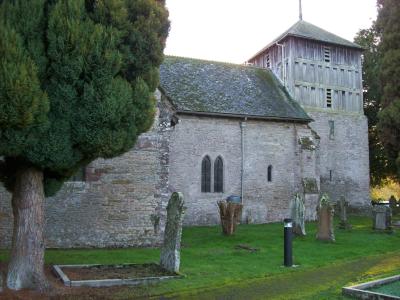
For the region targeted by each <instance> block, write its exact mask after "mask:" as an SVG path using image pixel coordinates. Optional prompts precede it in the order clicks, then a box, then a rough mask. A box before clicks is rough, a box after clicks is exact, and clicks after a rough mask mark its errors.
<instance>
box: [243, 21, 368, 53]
mask: <svg viewBox="0 0 400 300" xmlns="http://www.w3.org/2000/svg"><path fill="white" fill-rule="evenodd" d="M287 36H296V37H301V38H305V39H310V40H316V41H321V42H325V43H330V44H335V45H340V46H346V47H351V48H357V49H360V50H362V49H363V48H362V47H361V46H360V45H358V44H356V43H353V42H350V41H348V40H346V39H344V38H341V37H340V36H337V35H336V34H333V33H330V32H328V31H326V30H324V29H322V28H319V27H318V26H315V25H313V24H311V23H308V22H306V21H303V20H299V21H297V22H296V23H295V24H294V25H293V26H292V27H290V28H289V29H288V30H286V31H285V32H284V33H282V34H281V35H280V36H279V37H278V38H276V39H275V40H273V41H272V42H271V43H269V44H268V45H267V46H266V47H264V48H263V49H262V50H261V51H259V52H257V53H256V54H255V55H254V56H253V57H252V58H254V57H255V56H257V55H258V54H259V53H261V52H263V51H264V50H265V49H268V48H269V47H271V46H272V45H273V44H275V43H277V42H279V41H281V40H283V39H284V38H286V37H287ZM252 58H250V59H252Z"/></svg>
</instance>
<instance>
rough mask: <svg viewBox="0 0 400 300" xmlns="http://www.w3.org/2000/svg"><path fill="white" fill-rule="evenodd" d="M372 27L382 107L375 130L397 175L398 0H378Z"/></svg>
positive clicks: (399, 157)
mask: <svg viewBox="0 0 400 300" xmlns="http://www.w3.org/2000/svg"><path fill="white" fill-rule="evenodd" d="M376 28H377V32H378V36H379V38H380V45H379V47H380V49H379V51H380V53H381V71H380V82H381V85H382V91H383V94H382V100H381V106H382V110H381V111H380V112H379V114H378V118H379V121H378V131H379V135H380V139H381V141H382V143H383V145H384V147H385V150H386V152H387V155H388V158H389V159H390V160H392V162H393V163H395V164H396V166H397V174H398V177H399V178H400V2H399V1H398V0H378V18H377V21H376Z"/></svg>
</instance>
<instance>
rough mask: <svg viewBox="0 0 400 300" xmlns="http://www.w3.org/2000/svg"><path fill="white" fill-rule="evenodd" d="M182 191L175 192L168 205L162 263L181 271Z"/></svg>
mask: <svg viewBox="0 0 400 300" xmlns="http://www.w3.org/2000/svg"><path fill="white" fill-rule="evenodd" d="M183 205H184V201H183V195H182V193H177V192H175V193H173V194H172V196H171V199H169V201H168V206H167V223H166V224H165V233H164V243H163V246H162V248H161V255H160V256H161V257H160V265H161V266H162V267H163V268H165V269H167V270H168V271H171V272H179V265H180V251H181V237H182V222H183V216H184V213H185V207H184V206H183Z"/></svg>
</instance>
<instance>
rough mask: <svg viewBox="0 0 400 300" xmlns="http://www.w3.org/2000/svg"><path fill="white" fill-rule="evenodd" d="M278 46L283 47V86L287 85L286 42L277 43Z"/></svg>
mask: <svg viewBox="0 0 400 300" xmlns="http://www.w3.org/2000/svg"><path fill="white" fill-rule="evenodd" d="M275 44H276V45H277V46H278V47H281V49H282V77H283V78H282V81H283V86H284V87H286V62H285V44H279V43H275Z"/></svg>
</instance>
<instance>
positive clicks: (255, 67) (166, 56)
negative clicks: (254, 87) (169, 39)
mask: <svg viewBox="0 0 400 300" xmlns="http://www.w3.org/2000/svg"><path fill="white" fill-rule="evenodd" d="M164 57H165V58H178V59H187V60H194V61H199V62H205V63H215V64H224V65H231V66H235V67H243V68H253V69H261V70H266V69H265V68H262V67H259V66H256V65H249V64H244V63H241V64H239V63H233V62H228V61H218V60H211V59H204V58H195V57H188V56H180V55H170V54H168V55H166V54H165V55H164Z"/></svg>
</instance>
